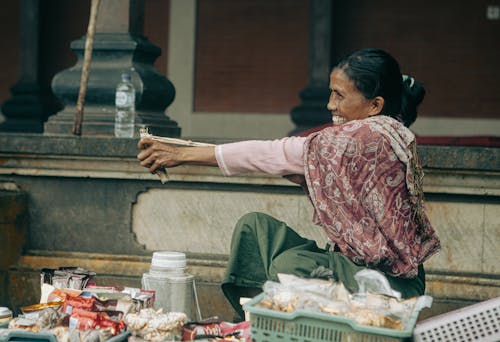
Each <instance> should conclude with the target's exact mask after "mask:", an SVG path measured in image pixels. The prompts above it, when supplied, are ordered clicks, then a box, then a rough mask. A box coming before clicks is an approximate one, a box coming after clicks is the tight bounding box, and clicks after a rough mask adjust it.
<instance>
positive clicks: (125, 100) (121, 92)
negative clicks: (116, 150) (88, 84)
mask: <svg viewBox="0 0 500 342" xmlns="http://www.w3.org/2000/svg"><path fill="white" fill-rule="evenodd" d="M115 107H116V112H115V137H119V138H132V137H133V136H134V124H135V88H134V85H133V84H132V80H131V77H130V74H129V73H123V74H122V75H121V82H120V83H118V85H117V86H116V92H115Z"/></svg>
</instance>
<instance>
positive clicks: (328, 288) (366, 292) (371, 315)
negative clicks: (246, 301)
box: [258, 270, 432, 330]
mask: <svg viewBox="0 0 500 342" xmlns="http://www.w3.org/2000/svg"><path fill="white" fill-rule="evenodd" d="M362 272H363V273H362V274H359V276H358V277H357V279H356V280H357V281H358V285H359V288H360V291H359V292H357V293H353V294H352V293H350V292H349V291H348V290H347V289H346V288H345V287H344V285H343V284H342V283H338V282H334V281H331V280H323V279H305V278H299V277H296V276H293V275H289V274H280V275H279V280H280V282H279V283H278V282H273V281H267V282H266V283H265V284H264V288H263V289H264V293H265V295H264V297H263V299H262V300H261V301H260V303H259V304H258V306H259V307H262V308H266V309H271V310H278V311H282V312H293V311H296V310H306V311H310V312H320V313H327V314H332V315H338V316H343V317H347V318H350V319H352V320H353V321H355V322H357V323H358V324H362V325H368V326H374V327H382V328H388V329H394V330H404V329H405V327H406V326H407V322H408V321H409V320H410V318H411V315H412V314H413V312H414V311H420V309H421V308H423V307H429V306H430V305H431V304H432V297H429V296H420V297H413V298H409V299H406V300H401V295H400V294H399V293H398V292H395V291H394V290H392V289H391V288H390V286H389V285H388V282H387V280H386V278H385V277H384V276H383V275H382V274H381V273H379V272H377V271H373V270H366V271H362ZM382 277H383V278H382ZM389 294H390V295H389Z"/></svg>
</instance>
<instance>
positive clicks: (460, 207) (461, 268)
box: [426, 201, 484, 272]
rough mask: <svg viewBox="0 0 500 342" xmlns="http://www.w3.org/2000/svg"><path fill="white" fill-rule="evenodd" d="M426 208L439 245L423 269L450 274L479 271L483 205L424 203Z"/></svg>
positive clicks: (482, 242)
mask: <svg viewBox="0 0 500 342" xmlns="http://www.w3.org/2000/svg"><path fill="white" fill-rule="evenodd" d="M426 209H427V213H428V216H429V219H430V221H431V223H432V225H433V227H434V228H435V229H436V231H437V233H438V235H439V238H440V239H441V245H442V250H441V251H440V252H439V253H438V254H436V255H434V256H433V257H431V258H430V259H429V261H428V262H427V263H426V266H428V267H431V268H434V269H440V270H447V271H451V272H481V270H482V261H483V249H484V241H483V229H484V228H483V227H484V204H482V203H468V202H441V201H427V203H426Z"/></svg>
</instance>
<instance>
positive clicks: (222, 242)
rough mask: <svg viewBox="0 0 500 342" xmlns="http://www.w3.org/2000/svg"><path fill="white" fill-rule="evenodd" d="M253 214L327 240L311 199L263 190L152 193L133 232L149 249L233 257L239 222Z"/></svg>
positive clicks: (140, 203)
mask: <svg viewBox="0 0 500 342" xmlns="http://www.w3.org/2000/svg"><path fill="white" fill-rule="evenodd" d="M252 211H260V212H264V213H267V214H269V215H272V216H274V217H276V218H278V219H280V220H282V221H284V222H286V223H287V224H288V225H289V226H290V227H293V228H295V229H296V230H297V231H298V232H299V233H300V234H302V235H304V236H306V237H308V238H311V239H314V238H317V237H319V238H321V234H318V232H317V231H318V230H320V228H319V227H318V228H316V226H314V225H313V224H312V222H311V218H312V206H311V204H310V202H309V200H308V199H307V197H306V196H303V195H302V196H298V195H294V194H280V193H262V192H259V193H256V192H241V191H240V192H233V191H214V190H210V191H200V190H185V189H183V190H175V189H169V190H159V189H151V190H149V191H147V192H144V193H142V194H140V195H139V196H138V198H137V203H136V204H135V205H134V208H133V212H132V227H133V228H132V229H133V231H134V233H135V234H136V236H137V240H138V242H139V243H140V244H143V245H145V247H146V248H147V249H149V250H176V251H184V252H192V253H207V254H227V253H228V252H229V243H230V241H231V235H232V231H233V228H234V224H235V223H236V222H237V221H238V219H239V218H240V217H241V216H242V215H244V214H245V213H248V212H252Z"/></svg>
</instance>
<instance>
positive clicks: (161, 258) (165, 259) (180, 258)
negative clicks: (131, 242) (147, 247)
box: [151, 252, 186, 268]
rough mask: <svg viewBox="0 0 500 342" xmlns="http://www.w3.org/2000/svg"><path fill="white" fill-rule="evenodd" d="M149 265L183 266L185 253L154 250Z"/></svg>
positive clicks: (184, 265)
mask: <svg viewBox="0 0 500 342" xmlns="http://www.w3.org/2000/svg"><path fill="white" fill-rule="evenodd" d="M151 265H152V266H154V267H164V268H185V267H186V254H184V253H180V252H154V253H153V259H152V260H151Z"/></svg>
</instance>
